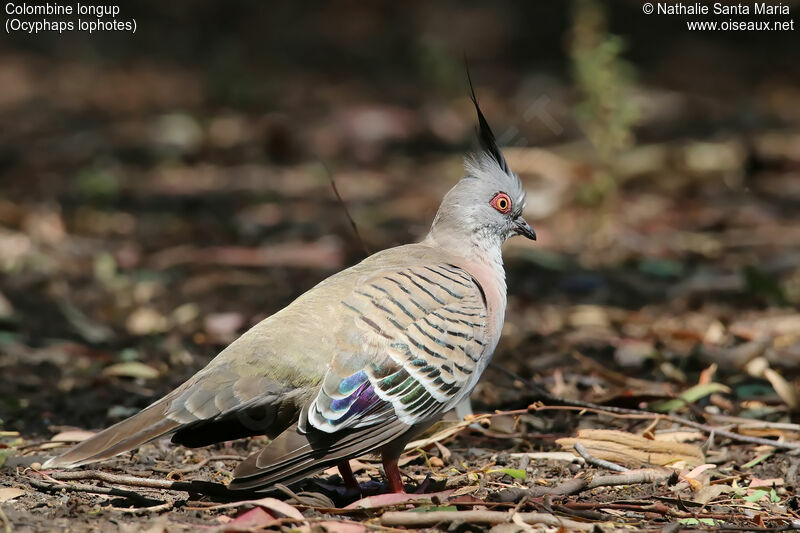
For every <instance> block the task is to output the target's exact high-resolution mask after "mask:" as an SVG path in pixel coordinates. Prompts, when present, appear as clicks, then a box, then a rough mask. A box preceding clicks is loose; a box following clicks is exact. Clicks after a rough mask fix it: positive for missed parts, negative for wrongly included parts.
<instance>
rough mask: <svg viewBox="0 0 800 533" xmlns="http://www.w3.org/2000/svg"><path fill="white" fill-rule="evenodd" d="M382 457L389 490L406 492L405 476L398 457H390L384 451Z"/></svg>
mask: <svg viewBox="0 0 800 533" xmlns="http://www.w3.org/2000/svg"><path fill="white" fill-rule="evenodd" d="M382 459H383V470H384V471H385V472H386V478H387V479H388V481H389V490H390V491H391V492H399V493H402V494H405V492H406V490H405V488H404V487H403V478H402V476H401V475H400V469H399V468H398V467H397V457H389V456H387V455H386V454H385V453H384V454H383V456H382Z"/></svg>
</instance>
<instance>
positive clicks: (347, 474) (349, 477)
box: [336, 460, 361, 493]
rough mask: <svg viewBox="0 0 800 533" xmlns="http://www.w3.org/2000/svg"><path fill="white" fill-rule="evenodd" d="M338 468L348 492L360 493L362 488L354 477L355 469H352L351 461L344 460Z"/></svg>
mask: <svg viewBox="0 0 800 533" xmlns="http://www.w3.org/2000/svg"><path fill="white" fill-rule="evenodd" d="M336 466H337V467H338V468H339V474H340V475H341V476H342V479H343V480H344V486H345V488H346V489H347V490H357V491H358V492H359V493H360V492H361V487H360V486H359V484H358V481H357V480H356V476H354V475H353V469H352V468H350V461H348V460H344V461H342V462H341V463H339V464H338V465H336Z"/></svg>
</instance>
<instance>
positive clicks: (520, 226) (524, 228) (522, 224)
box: [514, 216, 536, 241]
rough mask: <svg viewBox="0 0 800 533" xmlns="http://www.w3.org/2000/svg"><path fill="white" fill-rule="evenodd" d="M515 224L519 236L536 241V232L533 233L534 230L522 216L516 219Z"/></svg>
mask: <svg viewBox="0 0 800 533" xmlns="http://www.w3.org/2000/svg"><path fill="white" fill-rule="evenodd" d="M514 224H515V225H516V231H517V235H522V236H523V237H527V238H528V239H530V240H532V241H535V240H536V232H535V231H533V228H532V227H531V225H530V224H528V221H526V220H525V219H524V218H522V217H521V216H519V217H517V218H515V219H514Z"/></svg>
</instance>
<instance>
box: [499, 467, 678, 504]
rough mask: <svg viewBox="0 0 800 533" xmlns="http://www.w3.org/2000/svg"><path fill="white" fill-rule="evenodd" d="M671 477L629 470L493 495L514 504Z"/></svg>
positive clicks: (657, 480)
mask: <svg viewBox="0 0 800 533" xmlns="http://www.w3.org/2000/svg"><path fill="white" fill-rule="evenodd" d="M672 475H673V472H667V471H664V470H656V469H652V468H645V469H640V470H629V471H627V472H625V473H622V474H609V475H605V476H594V477H593V478H592V479H590V480H587V479H583V478H572V479H568V480H567V481H564V482H563V483H559V484H558V485H555V486H553V487H539V486H536V487H530V488H527V489H525V488H518V487H514V488H510V489H506V490H502V491H499V492H498V493H496V494H495V495H494V499H495V500H496V501H499V502H516V501H519V500H520V499H521V498H523V497H528V498H541V497H543V496H569V495H572V494H577V493H579V492H583V491H586V490H592V489H596V488H599V487H613V486H618V485H638V484H642V483H661V482H663V481H666V480H668V479H669V478H670V477H671V476H672Z"/></svg>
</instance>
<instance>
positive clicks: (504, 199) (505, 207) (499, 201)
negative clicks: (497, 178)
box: [489, 192, 511, 215]
mask: <svg viewBox="0 0 800 533" xmlns="http://www.w3.org/2000/svg"><path fill="white" fill-rule="evenodd" d="M489 205H491V206H492V207H494V208H495V209H497V210H498V211H500V212H501V213H503V214H504V215H505V214H506V213H508V212H509V211H511V198H509V197H508V195H507V194H506V193H504V192H499V193H497V194H495V195H494V198H492V201H491V202H489Z"/></svg>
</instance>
